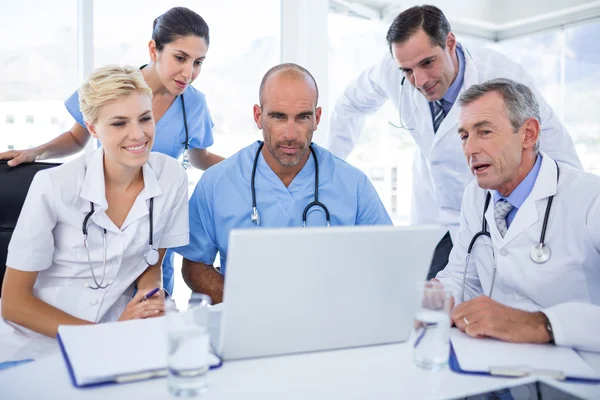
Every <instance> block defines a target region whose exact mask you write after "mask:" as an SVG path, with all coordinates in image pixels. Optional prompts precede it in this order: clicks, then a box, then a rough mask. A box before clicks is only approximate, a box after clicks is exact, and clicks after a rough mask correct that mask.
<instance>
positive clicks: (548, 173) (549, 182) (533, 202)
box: [486, 154, 557, 247]
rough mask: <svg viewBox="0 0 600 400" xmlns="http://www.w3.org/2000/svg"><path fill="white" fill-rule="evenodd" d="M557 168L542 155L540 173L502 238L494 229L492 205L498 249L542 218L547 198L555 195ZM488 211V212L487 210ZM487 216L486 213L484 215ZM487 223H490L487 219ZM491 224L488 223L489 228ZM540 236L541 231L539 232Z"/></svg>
mask: <svg viewBox="0 0 600 400" xmlns="http://www.w3.org/2000/svg"><path fill="white" fill-rule="evenodd" d="M556 176H557V166H556V163H555V162H554V160H553V159H551V158H550V157H549V156H547V155H545V154H542V165H541V167H540V172H539V173H538V176H537V179H536V181H535V184H534V186H533V189H532V190H531V193H530V194H529V196H527V199H526V200H525V202H524V203H523V205H522V206H521V208H520V209H519V211H518V212H517V215H516V216H515V219H514V220H513V221H512V223H511V224H510V227H509V228H508V230H507V231H506V235H505V236H504V238H502V237H501V236H500V233H499V232H498V228H497V227H496V221H495V220H494V212H493V205H492V206H491V207H490V209H491V215H490V217H491V220H492V221H493V224H494V230H495V233H496V235H497V236H496V238H497V239H498V240H499V241H498V242H497V243H500V244H501V246H500V247H504V246H506V245H507V244H508V243H510V242H511V241H512V240H514V239H516V238H517V237H518V236H519V235H520V234H522V233H523V232H524V231H525V230H527V229H528V228H530V227H531V226H532V225H534V224H535V223H537V222H538V221H539V220H541V219H543V218H544V214H545V213H546V205H547V204H548V198H549V197H550V196H553V195H555V194H556V188H557V180H556ZM488 211H489V210H488ZM486 215H487V213H486ZM488 221H490V220H489V219H488ZM491 226H492V223H491V222H490V227H491ZM540 234H541V231H540Z"/></svg>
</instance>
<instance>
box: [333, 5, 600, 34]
mask: <svg viewBox="0 0 600 400" xmlns="http://www.w3.org/2000/svg"><path fill="white" fill-rule="evenodd" d="M427 4H433V5H435V6H437V7H439V8H440V9H441V10H442V11H444V14H445V15H446V17H447V18H448V20H449V21H450V24H451V25H452V30H453V31H455V32H458V33H463V34H468V35H471V36H476V37H480V38H484V39H488V40H494V41H499V40H503V39H508V38H511V37H515V36H520V35H525V34H528V33H532V32H537V31H540V30H544V29H551V28H556V27H560V26H562V25H565V24H571V23H577V22H581V21H585V20H589V19H592V18H597V17H600V1H598V0H596V1H590V0H431V1H428V2H427ZM413 5H415V3H413V2H406V1H401V0H388V1H380V0H329V8H330V10H331V11H333V12H337V13H342V14H348V15H354V16H357V17H361V18H367V19H377V20H382V21H385V22H386V23H391V21H392V20H393V19H394V17H395V16H396V15H398V14H399V13H401V12H402V11H403V10H405V9H407V8H409V7H412V6H413Z"/></svg>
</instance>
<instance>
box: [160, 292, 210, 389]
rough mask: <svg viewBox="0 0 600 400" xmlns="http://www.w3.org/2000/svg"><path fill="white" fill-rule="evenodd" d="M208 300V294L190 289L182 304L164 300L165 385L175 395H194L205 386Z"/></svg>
mask: <svg viewBox="0 0 600 400" xmlns="http://www.w3.org/2000/svg"><path fill="white" fill-rule="evenodd" d="M210 304H211V298H210V297H209V296H207V295H204V294H199V293H192V294H191V295H190V299H189V301H188V302H187V303H184V304H176V303H175V301H173V300H172V299H167V300H165V315H166V318H167V338H168V341H169V343H168V351H169V353H168V359H167V366H168V370H169V376H168V385H169V392H171V394H173V395H175V396H181V397H192V396H197V395H199V394H201V393H203V392H204V391H205V390H206V389H207V385H206V373H207V372H208V370H209V362H208V359H209V354H210V353H209V352H210V337H209V330H208V328H209V306H210Z"/></svg>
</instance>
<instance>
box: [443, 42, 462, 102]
mask: <svg viewBox="0 0 600 400" xmlns="http://www.w3.org/2000/svg"><path fill="white" fill-rule="evenodd" d="M456 58H458V74H456V79H454V82H452V84H451V85H450V87H449V88H448V90H447V91H446V94H445V95H444V97H442V99H443V100H444V101H446V102H448V103H450V104H454V102H455V101H456V98H457V97H458V93H459V92H460V88H461V87H462V85H463V81H464V78H465V54H464V53H463V50H462V49H461V47H460V46H456Z"/></svg>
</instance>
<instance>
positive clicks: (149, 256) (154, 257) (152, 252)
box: [82, 197, 159, 290]
mask: <svg viewBox="0 0 600 400" xmlns="http://www.w3.org/2000/svg"><path fill="white" fill-rule="evenodd" d="M153 209H154V198H153V197H151V198H150V221H149V224H150V238H149V239H148V247H149V249H148V251H147V252H146V253H145V254H144V260H146V264H148V266H150V265H155V264H156V263H157V262H158V259H159V254H158V250H156V249H155V248H154V247H152V245H153V242H154V237H153V236H154V235H153V232H152V229H153V226H152V225H153V219H154V218H153ZM93 214H94V203H92V202H91V201H90V212H88V213H87V215H86V216H85V218H84V219H83V227H82V232H83V246H84V247H85V253H86V255H87V259H88V265H89V266H90V272H91V273H92V279H93V280H94V284H95V285H96V287H92V286H91V285H89V284H86V286H88V287H89V288H90V289H93V290H97V289H106V288H107V287H108V286H109V285H110V283H108V282H107V283H106V284H105V283H104V277H105V275H106V229H104V228H102V229H101V230H102V244H103V248H104V257H103V259H102V278H101V279H100V283H98V280H97V279H96V274H94V267H93V265H92V259H91V258H90V250H89V246H88V240H87V239H88V220H89V219H90V217H91V216H92V215H93Z"/></svg>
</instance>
